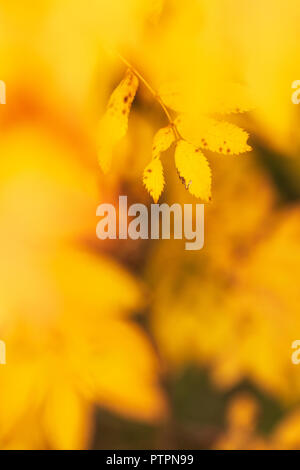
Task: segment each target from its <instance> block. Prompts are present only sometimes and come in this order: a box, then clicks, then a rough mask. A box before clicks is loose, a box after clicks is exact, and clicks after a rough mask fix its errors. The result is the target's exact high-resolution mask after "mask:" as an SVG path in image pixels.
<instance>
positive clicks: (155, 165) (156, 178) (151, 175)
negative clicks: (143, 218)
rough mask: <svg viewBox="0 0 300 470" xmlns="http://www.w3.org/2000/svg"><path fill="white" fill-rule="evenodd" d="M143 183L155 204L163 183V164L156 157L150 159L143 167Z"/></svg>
mask: <svg viewBox="0 0 300 470" xmlns="http://www.w3.org/2000/svg"><path fill="white" fill-rule="evenodd" d="M143 183H144V185H145V186H146V189H147V191H149V193H150V195H151V196H152V198H153V200H154V202H155V204H156V203H157V201H158V199H159V196H160V195H161V193H162V191H163V189H164V184H165V180H164V173H163V166H162V163H161V161H160V160H159V159H158V158H156V159H154V160H152V161H151V162H150V163H149V165H148V166H147V167H146V168H145V170H144V176H143Z"/></svg>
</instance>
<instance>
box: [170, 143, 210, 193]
mask: <svg viewBox="0 0 300 470" xmlns="http://www.w3.org/2000/svg"><path fill="white" fill-rule="evenodd" d="M175 164H176V168H177V170H178V173H179V176H180V178H181V179H182V181H183V183H184V184H185V187H186V189H188V190H189V192H190V193H191V194H192V195H194V196H196V197H199V198H201V199H203V200H204V201H209V200H210V198H211V170H210V168H209V165H208V162H207V160H206V158H205V156H204V155H203V153H202V152H201V150H199V148H196V147H195V146H194V145H192V144H190V143H188V142H185V141H184V140H180V141H179V142H178V144H177V146H176V150H175Z"/></svg>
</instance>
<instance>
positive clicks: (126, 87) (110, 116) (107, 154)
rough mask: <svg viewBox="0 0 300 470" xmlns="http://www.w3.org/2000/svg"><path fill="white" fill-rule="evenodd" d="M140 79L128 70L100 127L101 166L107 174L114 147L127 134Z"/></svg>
mask: <svg viewBox="0 0 300 470" xmlns="http://www.w3.org/2000/svg"><path fill="white" fill-rule="evenodd" d="M138 84H139V81H138V78H137V77H136V75H135V74H134V73H133V72H132V71H131V70H127V72H126V76H125V78H124V79H123V80H122V81H121V83H120V84H119V85H118V86H117V88H116V89H115V90H114V91H113V93H112V95H111V97H110V100H109V103H108V106H107V110H106V113H105V115H104V116H103V118H102V119H101V121H100V126H99V149H98V157H99V164H100V166H101V168H102V170H103V171H104V173H107V172H108V170H109V169H110V165H111V159H112V152H113V149H114V146H115V145H116V144H117V143H118V141H119V140H121V139H122V138H123V137H124V136H125V135H126V132H127V128H128V118H129V113H130V109H131V105H132V102H133V100H134V97H135V95H136V91H137V88H138Z"/></svg>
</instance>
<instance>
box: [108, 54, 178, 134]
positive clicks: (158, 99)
mask: <svg viewBox="0 0 300 470" xmlns="http://www.w3.org/2000/svg"><path fill="white" fill-rule="evenodd" d="M116 55H117V56H118V57H119V59H120V60H121V61H122V62H123V64H125V65H126V66H127V67H128V68H129V69H130V70H131V71H132V72H133V73H134V74H135V75H136V76H137V77H138V78H139V79H140V81H141V82H142V83H143V84H144V85H145V87H146V88H147V89H148V90H149V91H150V93H151V94H152V96H153V97H154V99H155V100H156V101H157V102H158V103H159V105H160V106H161V108H162V110H163V111H164V113H165V115H166V117H167V119H168V121H169V125H170V126H171V128H172V130H173V132H174V135H175V139H176V140H180V138H181V137H180V135H179V132H178V130H177V127H176V125H175V124H174V121H173V119H172V117H171V115H170V113H169V111H168V109H167V107H166V105H165V103H164V102H163V100H162V99H161V97H160V96H159V94H158V93H157V92H156V91H155V90H154V88H152V86H151V85H150V84H149V83H148V82H147V80H146V79H145V78H144V77H143V75H142V74H141V73H140V72H139V71H138V70H137V69H136V68H135V67H134V66H133V65H132V64H131V63H130V62H129V61H128V60H127V59H125V57H123V56H122V55H121V54H120V53H119V52H117V51H116Z"/></svg>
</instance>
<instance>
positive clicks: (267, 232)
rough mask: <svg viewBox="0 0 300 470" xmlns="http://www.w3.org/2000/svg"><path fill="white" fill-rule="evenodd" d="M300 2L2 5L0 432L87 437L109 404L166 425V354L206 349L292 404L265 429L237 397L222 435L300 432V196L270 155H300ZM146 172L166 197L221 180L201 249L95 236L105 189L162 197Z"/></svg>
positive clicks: (70, 443) (181, 196) (119, 0)
mask: <svg viewBox="0 0 300 470" xmlns="http://www.w3.org/2000/svg"><path fill="white" fill-rule="evenodd" d="M299 15H300V10H299V2H298V0H289V1H287V2H285V3H283V2H282V1H281V0H264V1H263V2H262V1H261V0H244V1H243V2H241V1H239V0H190V1H189V2H183V1H182V0H158V1H154V0H142V1H141V0H109V1H108V0H91V1H90V2H88V4H87V2H84V1H83V0H66V1H64V2H61V1H58V0H40V1H39V2H33V1H32V0H30V1H28V2H22V1H20V0H11V1H10V2H5V3H3V4H2V5H1V7H0V52H1V57H2V61H1V65H0V79H1V80H4V81H5V83H6V85H7V104H6V105H5V106H3V105H1V108H0V137H1V138H0V154H1V160H0V239H1V244H0V254H1V266H0V339H1V340H3V341H5V343H6V347H7V365H5V366H2V365H1V366H0V423H1V424H0V446H1V448H5V449H14V448H17V449H21V448H27V449H33V448H36V449H47V448H50V449H67V448H87V447H89V446H90V445H91V441H92V437H93V426H94V418H95V409H96V407H97V406H101V407H105V408H107V409H109V410H111V411H112V412H114V413H116V414H117V415H121V416H126V417H128V418H131V419H132V420H143V421H148V422H158V421H159V422H160V423H162V422H163V420H164V419H165V417H166V416H167V410H168V409H169V406H168V405H169V404H168V402H166V397H165V393H164V392H163V388H162V387H161V385H160V377H161V370H163V371H164V372H165V374H166V377H165V378H167V377H168V376H169V375H168V374H172V372H173V371H174V370H177V369H178V368H183V367H185V366H186V365H187V364H189V363H191V362H193V363H195V364H196V365H198V366H200V367H204V368H206V369H207V370H208V371H209V374H210V377H211V378H212V379H213V382H214V384H215V385H216V386H217V387H219V388H221V389H222V390H224V389H230V388H231V387H233V386H234V385H236V384H238V383H240V382H241V381H242V380H244V379H247V380H250V381H251V382H252V383H254V385H255V386H256V387H257V388H258V389H260V390H262V391H263V392H264V393H267V394H269V395H271V396H272V397H273V398H275V399H276V400H277V401H278V402H279V403H281V405H282V407H283V408H285V407H287V406H288V405H289V406H290V407H291V409H289V413H288V414H286V415H285V416H284V417H283V418H282V420H281V421H280V422H279V423H277V424H276V426H275V427H274V429H273V430H272V431H271V432H270V435H269V436H267V437H266V436H263V437H262V436H261V435H260V433H259V432H258V431H257V429H256V427H257V420H258V416H259V405H258V403H256V402H255V400H254V398H253V397H252V396H251V395H250V396H249V395H241V396H238V397H237V398H236V399H235V400H233V402H232V403H231V404H230V405H229V409H228V416H227V428H226V430H225V431H224V433H223V434H222V435H220V436H219V439H218V440H216V442H215V444H214V446H215V447H216V448H276V449H277V448H299V439H298V437H297V436H298V434H299V433H298V430H299V410H298V408H297V407H294V404H295V403H297V401H298V397H299V393H300V374H299V372H298V369H297V367H295V366H294V365H293V364H292V363H291V343H292V342H293V341H294V340H295V339H297V335H298V331H299V330H300V322H299V303H300V298H299V288H298V285H297V275H298V271H299V263H300V249H299V246H300V245H299V236H300V222H299V221H300V217H299V215H300V207H299V202H298V201H297V202H296V203H295V204H294V205H293V206H288V205H284V204H282V205H281V206H280V205H279V203H278V202H279V197H278V194H279V193H280V191H282V192H284V190H282V188H281V186H280V183H281V180H280V181H279V182H278V181H277V187H275V185H274V181H273V180H272V178H271V177H270V173H272V172H271V171H269V174H268V169H267V168H266V165H265V166H263V165H262V153H263V151H264V149H268V150H269V151H271V152H272V151H273V152H279V153H282V154H283V155H285V156H286V157H291V156H297V155H298V153H299V148H300V144H299V132H298V127H299V108H298V107H297V106H295V105H294V104H293V103H292V101H291V95H292V89H291V85H292V82H293V81H294V80H297V79H300V66H299V61H298V60H297V58H298V56H299V47H300V38H299V32H298V31H299V19H300V18H299ZM131 64H132V65H131ZM128 68H129V70H127V72H126V69H128ZM124 74H125V78H124ZM138 85H140V86H139V88H138ZM134 98H135V101H134V102H133V99H134ZM107 103H108V107H107ZM131 105H132V106H131ZM105 110H106V113H105ZM130 111H131V112H130ZM129 112H130V118H129ZM103 115H104V117H103V118H102V121H101V123H100V125H99V121H100V119H101V116H103ZM128 119H129V120H128ZM244 129H247V131H246V130H244ZM249 135H251V147H253V149H254V151H253V152H252V154H250V153H246V152H249V151H250V150H251V147H250V145H249V144H248V138H249ZM258 143H259V145H258ZM262 148H263V150H262ZM202 151H204V152H202ZM204 153H205V155H204ZM241 153H245V155H241V156H239V157H238V158H237V157H236V156H235V155H238V154H241ZM151 154H152V160H151ZM215 154H218V155H215ZM174 156H175V158H174ZM174 160H175V161H174ZM98 161H100V164H101V166H102V169H103V170H105V171H107V170H108V169H109V168H110V167H111V171H110V172H109V173H108V174H107V175H105V176H103V175H102V174H101V171H100V169H99V166H98ZM149 161H150V163H149ZM208 161H209V163H208ZM271 164H272V162H271ZM271 164H270V166H272V165H271ZM176 169H177V171H176ZM269 170H270V168H269ZM177 172H178V174H179V178H178V174H177ZM211 174H212V179H211ZM142 175H144V178H143V181H142V178H141V177H142ZM280 176H282V175H280ZM288 177H289V178H292V177H293V178H295V180H296V182H297V184H298V183H299V181H298V180H297V178H299V176H298V175H297V174H295V175H288ZM143 182H144V184H145V186H146V188H147V190H148V192H149V193H150V195H151V197H152V198H153V199H154V202H157V201H158V200H159V198H160V197H164V198H165V200H167V201H168V203H173V202H176V203H181V204H184V203H190V204H191V203H195V200H194V197H193V196H196V197H199V198H201V199H202V200H204V201H208V200H210V197H211V190H212V201H211V202H210V204H208V205H207V206H206V209H205V225H206V235H205V237H206V239H205V246H204V249H203V250H202V251H201V252H199V253H194V252H192V253H190V252H186V251H184V247H183V242H181V241H179V240H176V241H171V240H164V241H159V240H158V241H155V242H151V241H140V240H139V241H136V242H132V241H126V244H125V243H124V244H122V243H121V242H119V241H115V240H114V241H113V243H109V242H107V243H106V242H100V241H97V239H96V235H95V228H96V217H95V214H96V207H97V206H98V204H99V202H108V201H110V202H114V201H116V200H117V199H118V196H119V195H120V194H126V195H128V198H129V200H132V201H134V202H137V201H142V202H144V203H149V197H147V193H146V191H145V190H144V188H143V184H142V183H143ZM181 183H183V184H181ZM163 190H165V191H164V193H163V196H161V195H162V192H163ZM133 271H134V272H133ZM144 310H145V311H147V322H146V323H147V327H146V328H144V327H142V326H141V325H139V324H138V322H137V321H136V318H135V314H141V313H142V312H143V311H144ZM148 323H149V324H148ZM153 343H155V345H153ZM199 406H201V403H200V404H199ZM101 437H102V436H100V438H101Z"/></svg>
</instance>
